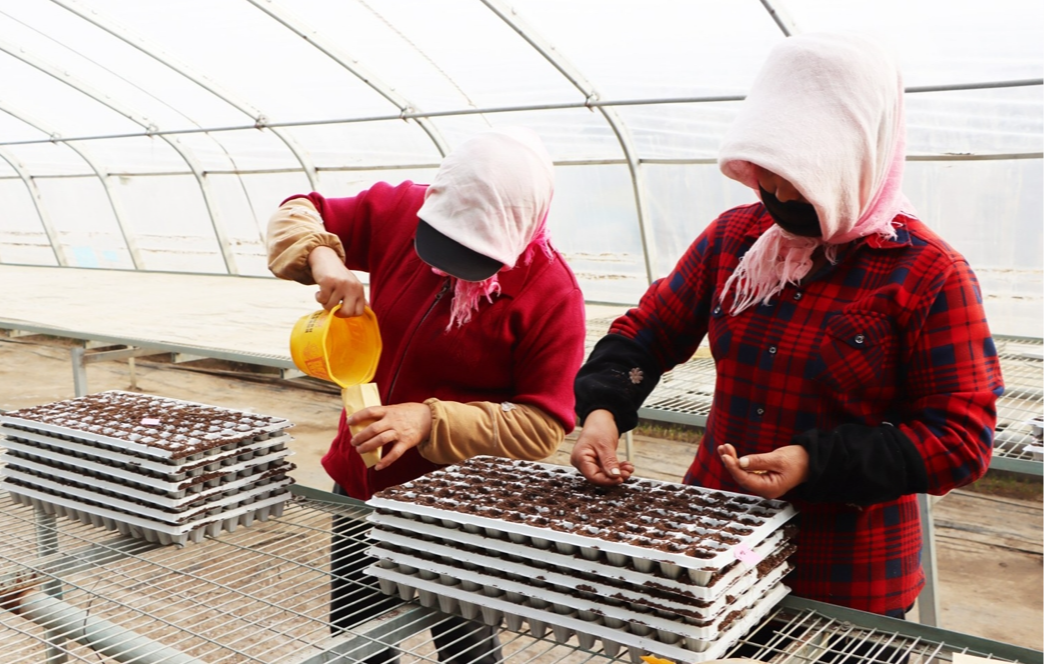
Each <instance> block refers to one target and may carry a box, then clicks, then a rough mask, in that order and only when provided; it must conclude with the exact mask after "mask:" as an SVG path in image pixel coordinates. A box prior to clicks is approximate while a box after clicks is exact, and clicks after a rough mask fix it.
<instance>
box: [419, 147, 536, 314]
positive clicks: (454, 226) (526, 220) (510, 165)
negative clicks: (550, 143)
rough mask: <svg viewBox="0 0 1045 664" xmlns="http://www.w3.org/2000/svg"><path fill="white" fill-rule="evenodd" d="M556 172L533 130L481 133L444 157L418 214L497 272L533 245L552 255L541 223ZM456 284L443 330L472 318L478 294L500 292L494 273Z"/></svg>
mask: <svg viewBox="0 0 1045 664" xmlns="http://www.w3.org/2000/svg"><path fill="white" fill-rule="evenodd" d="M554 176H555V169H554V166H553V164H552V160H551V156H550V155H549V154H548V151H547V150H546V149H545V147H544V144H543V143H542V142H541V139H540V137H539V136H537V134H536V132H534V131H532V130H530V129H526V128H524V127H502V128H498V129H493V130H490V131H485V132H482V133H480V134H477V135H475V136H473V137H472V138H469V139H468V140H466V141H465V142H463V143H461V145H459V146H458V147H457V148H456V149H455V150H454V151H453V152H451V153H450V154H448V155H447V156H446V158H445V159H443V162H442V163H441V164H440V165H439V170H438V171H437V172H436V174H435V178H434V179H433V180H432V184H430V185H429V187H428V189H427V191H426V192H425V202H424V205H422V206H421V209H420V210H418V212H417V216H418V217H420V218H421V219H424V220H425V221H426V222H427V223H428V224H429V225H431V226H432V227H433V228H435V229H436V230H437V231H439V232H440V233H442V234H443V235H446V236H447V237H449V238H450V239H451V240H455V241H456V242H459V243H461V244H463V245H464V246H466V247H468V248H469V249H471V250H472V251H476V252H478V253H480V254H483V255H484V256H488V257H490V258H493V259H494V260H497V261H499V262H501V263H503V264H504V266H505V267H503V268H501V272H504V271H505V270H510V269H512V268H514V267H516V266H517V265H528V264H529V263H530V262H531V261H532V260H533V258H534V256H536V253H537V251H543V252H544V253H545V254H547V255H548V256H549V257H550V256H553V255H554V249H553V248H552V246H551V238H550V237H549V235H548V231H547V227H546V225H545V220H546V219H547V217H548V210H549V209H550V208H551V200H552V194H553V193H554V190H555V184H554V183H555V177H554ZM433 271H434V272H435V273H436V274H440V275H445V274H446V273H445V272H442V271H440V270H436V269H435V268H433ZM454 282H455V283H454V295H453V300H452V301H451V305H450V325H449V326H448V327H447V329H450V328H452V327H453V326H454V325H455V324H456V325H457V326H458V327H460V326H461V325H464V324H465V323H467V322H468V321H470V320H471V319H472V316H473V315H474V313H475V312H476V311H477V310H478V309H479V302H480V301H481V300H482V299H484V298H485V299H486V301H487V302H493V298H494V296H495V295H496V294H498V293H500V292H501V285H500V283H499V280H498V275H496V274H495V275H494V276H492V277H490V278H489V279H486V280H485V281H479V282H470V281H463V280H461V279H455V280H454Z"/></svg>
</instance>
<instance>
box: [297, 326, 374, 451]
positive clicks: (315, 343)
mask: <svg viewBox="0 0 1045 664" xmlns="http://www.w3.org/2000/svg"><path fill="white" fill-rule="evenodd" d="M340 306H341V305H338V306H336V307H334V308H333V309H332V310H331V311H325V310H320V311H317V312H315V313H311V314H308V315H307V316H302V317H301V318H300V319H299V320H298V322H297V323H295V324H294V329H293V330H291V332H290V357H291V358H292V359H293V360H294V365H295V366H296V367H297V368H298V369H300V370H301V371H303V372H304V373H306V374H308V375H309V376H312V377H313V378H320V379H322V380H329V381H330V382H332V383H335V384H336V385H338V386H339V387H340V388H341V401H342V403H344V405H345V411H346V412H347V413H348V414H349V415H351V414H352V413H354V412H356V411H358V410H362V409H364V408H368V407H370V406H380V405H381V396H380V394H379V393H378V390H377V384H376V383H371V382H370V381H371V380H373V378H374V372H376V371H377V362H378V360H380V359H381V334H380V332H379V330H378V327H377V316H375V315H374V312H373V311H372V310H371V309H370V307H366V308H365V309H364V311H363V315H362V316H354V317H352V318H339V317H337V316H335V315H334V312H336V311H337V310H338V308H340ZM365 426H366V424H365V423H364V424H357V425H354V426H352V427H350V428H351V430H352V435H355V434H356V433H358V432H359V430H361V429H363V428H364V427H365ZM360 456H362V457H363V462H364V463H366V465H367V468H371V467H373V466H374V464H376V463H377V462H378V461H380V460H381V448H380V447H379V448H377V449H376V450H374V451H373V452H367V453H364V454H361V455H360Z"/></svg>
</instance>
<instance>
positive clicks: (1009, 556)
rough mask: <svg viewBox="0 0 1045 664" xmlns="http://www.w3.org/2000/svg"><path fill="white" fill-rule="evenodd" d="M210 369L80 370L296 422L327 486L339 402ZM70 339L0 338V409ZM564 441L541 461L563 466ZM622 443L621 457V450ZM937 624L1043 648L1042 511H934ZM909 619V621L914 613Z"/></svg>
mask: <svg viewBox="0 0 1045 664" xmlns="http://www.w3.org/2000/svg"><path fill="white" fill-rule="evenodd" d="M235 369H236V367H233V366H230V365H228V364H221V363H216V362H199V363H191V364H186V365H174V364H171V363H170V362H169V358H168V357H159V356H157V357H155V358H139V359H138V360H137V361H136V362H135V369H134V376H133V384H132V376H131V372H130V368H129V366H128V363H127V362H126V361H121V362H99V363H96V364H91V365H89V366H88V369H87V377H88V387H89V390H90V391H91V392H96V391H101V390H110V389H121V390H125V389H137V390H139V391H142V392H147V393H149V394H157V395H162V396H168V397H172V398H177V399H185V400H189V401H197V402H202V403H207V404H212V405H217V406H224V407H228V408H235V409H241V410H250V411H254V412H258V413H264V414H266V415H273V416H279V417H285V418H287V419H288V420H290V421H292V422H294V423H295V427H294V428H293V429H292V430H291V431H290V433H291V434H292V435H293V436H294V438H295V443H294V444H293V446H294V452H295V456H293V457H291V461H293V462H294V463H295V464H297V466H298V468H297V470H295V471H294V472H293V473H292V474H293V476H294V477H295V479H296V480H297V481H298V482H299V483H301V484H304V485H307V486H312V487H316V488H320V489H328V490H329V488H330V486H331V482H330V479H329V478H328V477H327V476H326V473H325V472H324V471H323V469H322V467H321V466H320V464H319V459H320V458H321V457H322V455H323V453H324V452H325V451H326V447H327V445H328V444H329V442H330V440H331V439H332V437H333V434H334V431H335V430H336V426H337V418H338V415H339V413H340V408H341V405H340V397H339V395H338V394H337V393H336V392H335V391H333V390H332V389H326V388H324V387H323V386H320V385H316V384H314V383H308V382H301V381H281V380H278V379H277V378H276V377H274V376H266V375H250V376H247V375H244V374H243V373H241V372H237V371H235ZM73 396H74V391H73V379H72V365H71V362H70V358H69V352H68V342H65V341H62V340H56V339H49V338H44V337H21V338H16V339H3V338H0V410H14V409H17V408H21V407H25V406H31V405H35V404H40V403H46V402H49V401H58V400H62V399H68V398H72V397H73ZM695 445H696V441H685V440H683V441H672V440H665V439H663V438H654V437H648V436H636V437H635V440H634V449H633V455H632V458H633V461H634V462H635V464H636V467H637V468H638V474H639V475H641V476H645V477H651V478H656V479H663V480H670V481H678V480H679V479H680V478H681V476H682V474H683V472H684V470H685V468H686V466H687V465H688V464H689V461H690V459H692V456H693V452H694V449H695ZM571 447H572V437H571V438H570V439H568V440H567V442H566V443H565V444H564V445H563V446H562V447H561V449H560V450H559V451H558V452H557V453H556V454H555V455H553V456H552V457H551V458H549V459H548V461H549V462H552V463H560V464H568V463H569V451H570V449H571ZM623 451H624V449H623V445H622V446H621V453H623ZM934 517H935V523H936V531H935V532H936V541H937V550H938V551H937V555H938V557H937V569H938V583H939V594H940V606H941V625H940V626H941V627H943V628H945V629H949V630H953V631H957V632H964V633H969V634H975V635H978V636H982V637H986V638H990V639H994V640H997V641H1004V642H1008V643H1014V644H1017V645H1021V646H1025V647H1029V648H1035V649H1038V650H1041V649H1042V643H1043V637H1042V629H1043V627H1042V616H1043V611H1042V604H1043V602H1042V589H1043V586H1042V579H1043V575H1042V504H1041V501H1040V500H1020V499H1017V498H1008V497H1002V496H997V495H992V494H983V493H976V492H971V491H964V490H963V491H956V492H953V493H951V494H950V495H948V496H946V497H944V498H943V499H941V500H939V501H938V502H937V503H936V505H935V507H934ZM912 617H916V616H912Z"/></svg>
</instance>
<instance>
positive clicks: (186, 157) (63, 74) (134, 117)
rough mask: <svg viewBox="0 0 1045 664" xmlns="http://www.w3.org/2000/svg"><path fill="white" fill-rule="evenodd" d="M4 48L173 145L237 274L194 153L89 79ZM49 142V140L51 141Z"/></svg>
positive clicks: (2, 47)
mask: <svg viewBox="0 0 1045 664" xmlns="http://www.w3.org/2000/svg"><path fill="white" fill-rule="evenodd" d="M0 51H3V52H4V53H7V54H8V55H10V56H12V57H14V58H16V59H18V60H21V61H22V62H24V63H26V64H27V65H29V66H31V67H34V68H35V69H38V70H39V71H41V72H43V73H44V74H47V75H48V76H51V77H52V78H54V79H55V80H56V81H60V82H62V83H64V84H65V85H68V86H69V87H71V88H73V89H74V90H76V91H77V92H79V93H81V94H83V95H85V96H87V97H90V98H91V99H94V100H95V101H97V102H98V103H100V104H102V105H104V106H106V107H108V108H109V109H111V110H113V111H115V112H117V113H119V114H120V115H122V116H124V117H125V118H127V119H128V120H130V121H132V122H134V123H135V124H137V125H139V126H141V127H143V128H144V129H145V130H146V131H145V134H144V135H145V136H147V137H150V138H152V137H159V139H160V140H162V141H164V142H165V143H167V144H168V145H170V146H171V148H172V149H173V150H174V151H175V152H177V153H178V156H180V157H181V158H182V160H183V161H184V162H185V164H186V165H187V166H188V167H189V170H191V171H192V174H193V176H194V177H195V178H196V183H197V184H198V185H199V188H200V192H201V193H202V195H203V203H204V205H205V206H206V208H207V214H208V215H209V216H210V222H211V228H212V229H213V230H214V235H215V237H216V239H217V241H218V248H219V250H220V252H221V256H222V259H223V260H224V262H225V269H226V271H227V272H228V273H229V274H237V272H238V270H237V269H236V261H235V256H234V254H233V252H232V245H231V243H230V242H229V237H228V234H227V233H226V231H225V228H224V226H223V225H222V224H221V222H220V221H219V215H218V208H217V205H216V204H215V202H214V196H213V194H212V192H211V190H210V183H209V182H208V181H207V179H206V176H205V175H204V172H203V167H202V165H201V164H200V163H199V162H198V161H197V160H196V158H195V157H194V156H193V155H192V153H191V152H190V151H189V150H188V149H187V148H186V147H184V146H183V145H181V144H180V143H179V142H178V141H177V139H176V138H174V137H173V136H169V135H166V134H163V133H160V132H158V127H156V126H155V125H153V124H152V123H151V122H149V120H148V118H146V117H144V116H142V115H140V114H139V113H138V112H137V111H135V110H133V109H131V108H128V107H126V106H124V105H122V104H120V103H118V102H117V101H116V100H115V99H113V98H112V97H110V96H109V95H106V94H105V93H103V92H101V91H99V90H95V89H94V88H92V87H91V86H90V85H88V84H87V83H86V82H84V81H81V80H79V79H78V78H76V77H75V76H72V75H71V74H69V72H67V71H64V70H62V69H61V68H59V67H56V66H55V65H52V64H51V63H49V62H46V61H44V60H42V59H41V58H37V57H35V56H33V55H30V54H29V53H27V52H26V51H25V49H22V48H20V47H18V46H17V45H15V44H12V43H10V42H7V41H3V40H0ZM48 142H49V141H48Z"/></svg>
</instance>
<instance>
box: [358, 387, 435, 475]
mask: <svg viewBox="0 0 1045 664" xmlns="http://www.w3.org/2000/svg"><path fill="white" fill-rule="evenodd" d="M367 422H370V424H368V425H367V426H366V428H364V429H363V430H362V431H359V432H358V433H356V434H355V435H353V436H352V446H353V447H355V448H356V451H357V452H359V453H363V452H372V451H373V450H376V449H377V448H379V447H384V446H385V445H387V444H389V443H394V445H393V446H392V447H391V448H390V449H387V450H385V451H384V453H383V454H382V455H381V461H379V462H378V463H377V465H375V466H374V470H384V469H385V468H388V467H389V466H391V465H392V464H393V463H395V461H396V459H398V458H399V457H401V456H403V454H404V453H405V452H406V451H407V450H409V449H410V448H411V447H417V446H418V445H419V444H420V443H422V442H424V441H426V440H428V437H429V436H430V435H431V434H432V411H431V410H430V409H429V408H428V406H426V405H425V404H423V403H400V404H396V405H394V406H371V407H370V408H364V409H363V410H360V411H358V412H355V413H352V415H351V416H349V417H348V418H347V420H346V423H347V424H348V425H349V426H354V425H362V424H365V423H367Z"/></svg>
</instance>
